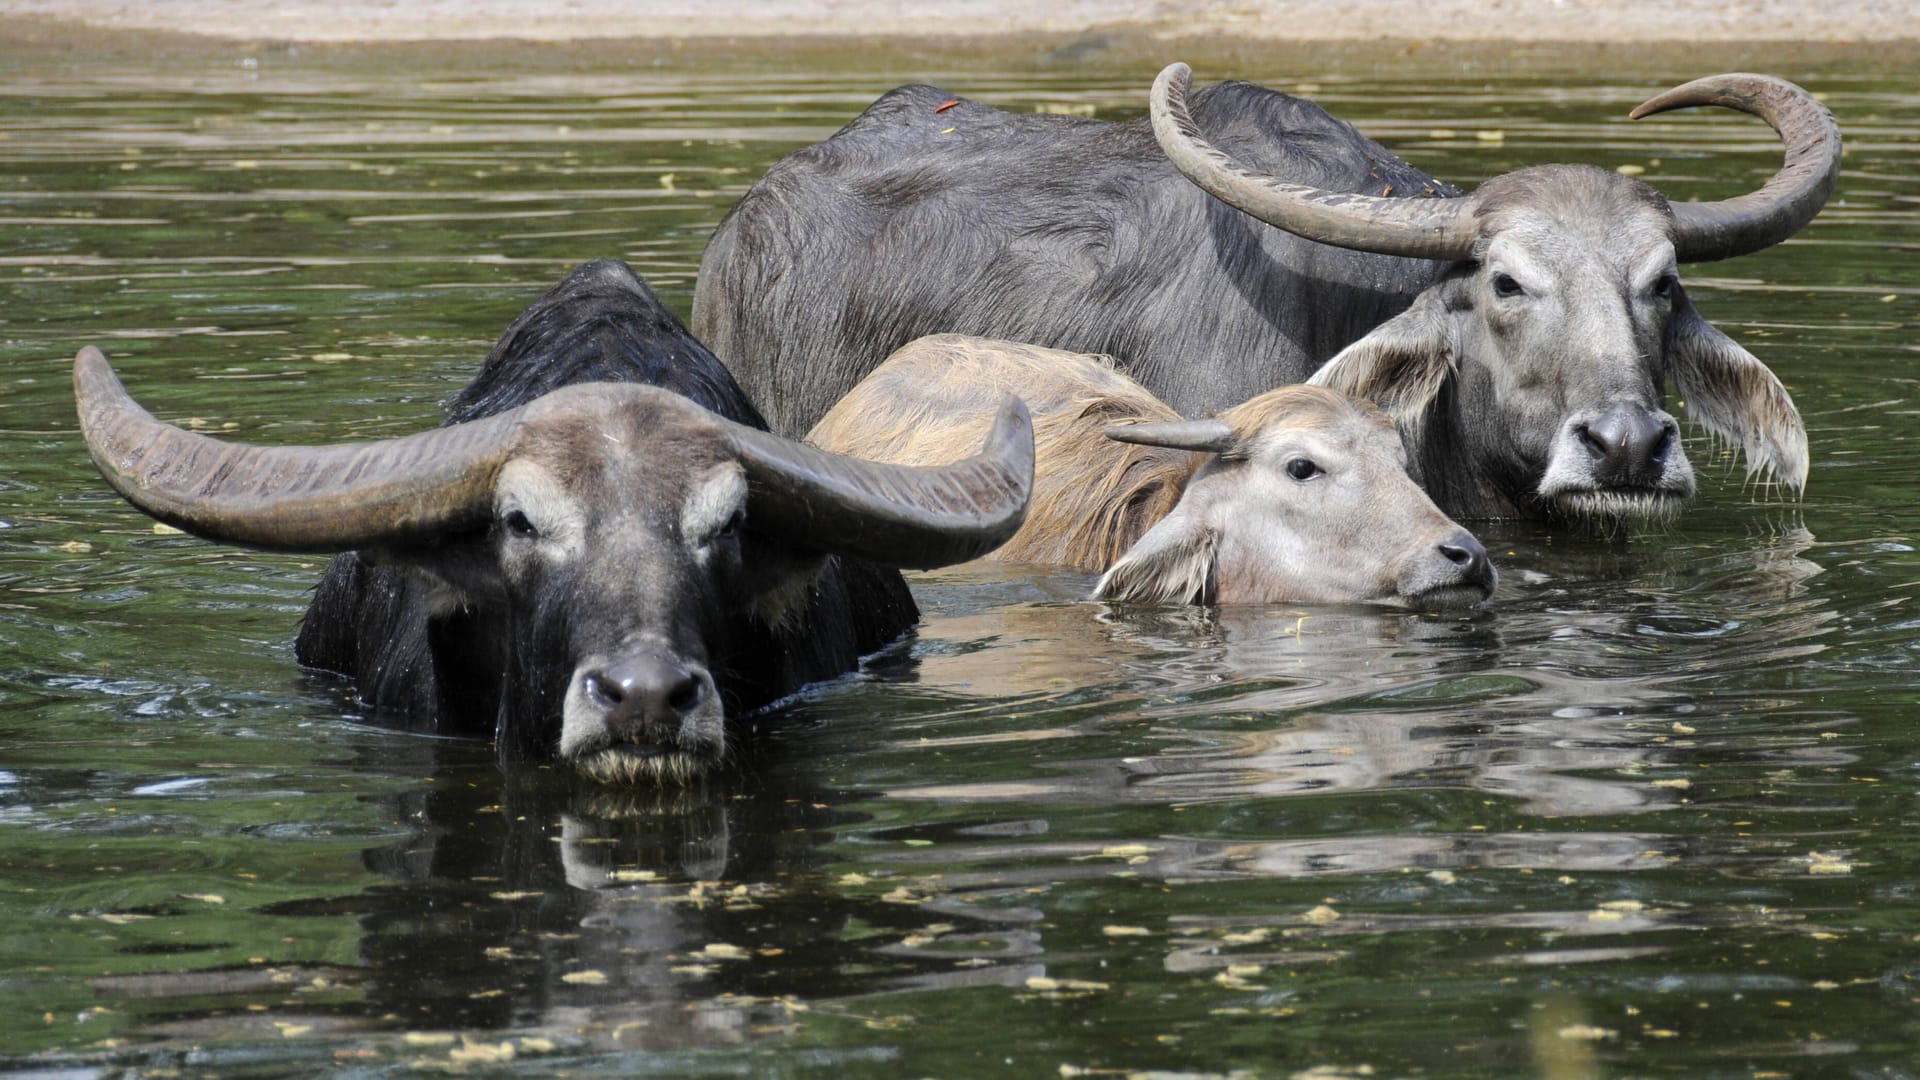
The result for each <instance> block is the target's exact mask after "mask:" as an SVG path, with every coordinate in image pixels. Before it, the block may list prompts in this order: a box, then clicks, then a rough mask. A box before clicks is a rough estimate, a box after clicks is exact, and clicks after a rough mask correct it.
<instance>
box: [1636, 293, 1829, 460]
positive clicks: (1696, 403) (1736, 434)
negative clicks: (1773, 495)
mask: <svg viewBox="0 0 1920 1080" xmlns="http://www.w3.org/2000/svg"><path fill="white" fill-rule="evenodd" d="M1667 365H1668V370H1670V371H1671V372H1672V373H1673V381H1674V386H1675V389H1677V390H1678V391H1679V392H1680V396H1681V399H1682V400H1683V401H1685V402H1686V407H1687V412H1688V413H1690V414H1691V415H1692V416H1693V418H1694V419H1695V420H1698V421H1700V426H1702V427H1704V428H1706V429H1707V430H1708V431H1709V432H1711V433H1712V434H1713V435H1715V436H1716V437H1718V438H1721V439H1725V440H1726V441H1727V442H1729V443H1732V444H1734V445H1735V446H1738V447H1739V448H1740V452H1741V454H1742V456H1744V457H1745V458H1746V464H1747V473H1748V475H1752V474H1753V473H1756V472H1766V473H1768V474H1770V475H1772V476H1773V477H1774V478H1776V479H1778V480H1779V481H1780V482H1781V483H1783V484H1786V485H1787V486H1788V487H1791V488H1793V489H1794V490H1795V491H1799V490H1801V489H1803V488H1805V487H1806V485H1807V429H1806V426H1805V425H1804V424H1802V423H1801V422H1800V410H1799V409H1796V408H1794V405H1793V398H1791V397H1789V396H1788V395H1787V388H1786V387H1784V386H1782V385H1780V380H1779V379H1777V378H1775V377H1774V374H1773V372H1771V371H1769V370H1767V366H1766V365H1765V364H1763V363H1761V362H1760V361H1759V359H1758V358H1756V357H1755V356H1754V355H1753V354H1752V353H1750V352H1748V351H1747V350H1745V349H1743V348H1741V347H1740V346H1739V345H1738V344H1736V343H1735V342H1734V340H1733V339H1732V338H1730V337H1728V336H1727V335H1725V334H1723V333H1721V332H1720V330H1719V328H1718V327H1715V326H1714V325H1713V324H1712V323H1709V322H1708V321H1707V320H1705V319H1703V318H1701V317H1700V313H1699V312H1698V311H1695V310H1694V308H1693V304H1692V303H1691V302H1690V301H1688V300H1687V298H1686V297H1685V296H1684V295H1682V296H1681V297H1679V299H1678V301H1677V304H1676V307H1675V309H1674V313H1673V319H1672V320H1671V321H1670V322H1669V323H1668V324H1667Z"/></svg>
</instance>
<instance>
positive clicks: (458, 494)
mask: <svg viewBox="0 0 1920 1080" xmlns="http://www.w3.org/2000/svg"><path fill="white" fill-rule="evenodd" d="M73 391H74V397H75V399H76V402H77V404H78V408H79V413H80V431H81V434H82V435H83V436H85V438H86V442H87V452H88V453H89V454H91V455H92V456H93V463H94V465H96V466H97V467H98V468H99V469H100V475H101V476H103V477H105V478H106V481H107V483H108V484H110V485H112V486H113V489H114V490H115V491H118V492H119V493H120V494H121V496H122V497H124V498H125V499H126V500H127V501H128V502H130V503H132V504H133V505H134V506H136V507H138V508H139V509H140V510H142V511H144V512H145V513H147V514H149V515H151V516H152V517H155V518H157V519H159V520H160V521H163V522H165V523H167V524H169V525H173V526H176V527H178V528H180V529H183V530H185V531H187V532H190V533H192V534H194V535H195V536H201V537H205V538H207V539H209V540H222V541H226V542H228V543H234V544H244V545H246V546H249V547H257V548H265V549H268V550H271V551H305V552H332V551H346V550H349V549H352V548H359V547H381V546H392V545H401V544H407V543H415V542H421V541H425V540H428V539H431V538H433V537H436V536H441V535H444V534H446V533H448V532H452V531H456V530H460V529H465V528H470V527H474V526H477V525H479V524H481V523H483V522H485V521H486V520H487V518H488V516H489V514H490V512H491V509H492V502H493V479H494V474H495V473H496V472H498V471H499V468H500V466H501V464H502V463H503V462H504V461H505V460H506V457H507V453H508V451H509V450H510V448H511V445H512V437H513V433H514V429H515V427H516V426H517V425H518V423H519V415H518V414H519V412H520V410H515V411H514V412H510V413H502V414H500V415H498V416H493V417H489V418H487V419H485V420H476V421H474V422H473V423H470V424H458V425H455V426H453V427H444V428H436V429H434V430H432V431H426V432H422V433H420V434H418V435H408V436H405V437H402V438H398V439H387V440H384V441H381V442H373V443H349V444H343V445H340V446H324V447H314V446H249V445H246V444H243V443H229V442H222V441H221V440H219V439H211V438H208V437H207V436H205V435H199V434H196V433H194V432H191V431H186V430H183V429H181V428H178V427H175V426H174V425H172V424H167V423H163V422H161V421H159V420H156V419H154V417H153V415H152V414H151V413H149V412H147V410H145V409H143V408H141V407H140V405H139V404H138V403H136V402H135V401H134V400H133V398H132V397H131V396H129V395H128V394H127V391H126V388H125V387H124V386H122V385H121V383H120V378H119V376H117V375H115V374H114V371H113V367H112V365H110V364H109V363H107V358H106V356H104V355H103V354H102V353H101V352H100V350H99V349H96V348H94V347H93V346H91V345H89V346H87V347H86V348H84V349H81V350H80V353H79V355H78V356H75V357H74V358H73Z"/></svg>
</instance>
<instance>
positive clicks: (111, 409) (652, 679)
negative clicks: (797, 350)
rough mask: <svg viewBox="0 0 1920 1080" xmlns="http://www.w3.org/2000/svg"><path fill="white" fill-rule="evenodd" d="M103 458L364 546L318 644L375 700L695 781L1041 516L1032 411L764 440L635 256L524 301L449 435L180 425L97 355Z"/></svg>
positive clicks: (310, 658)
mask: <svg viewBox="0 0 1920 1080" xmlns="http://www.w3.org/2000/svg"><path fill="white" fill-rule="evenodd" d="M74 387H75V392H76V394H77V396H78V401H79V412H80V421H81V428H82V431H83V433H84V434H85V437H86V443H87V448H88V450H89V452H90V453H91V454H92V456H93V460H94V462H95V463H96V465H98V467H99V469H100V472H101V474H102V475H103V476H105V477H106V479H107V481H108V483H110V484H111V485H112V486H113V487H114V489H115V490H117V491H118V492H119V493H120V494H121V495H123V496H124V497H125V498H126V499H127V500H128V501H130V502H132V503H133V504H134V505H135V506H136V507H138V508H139V509H141V510H143V511H145V512H146V513H148V514H150V515H152V516H153V517H155V518H158V519H160V520H161V521H164V522H167V523H169V524H172V525H175V526H178V527H179V528H182V529H184V530H186V531H187V532H190V533H193V534H195V535H197V536H201V537H205V538H207V539H211V540H217V541H222V542H226V543H234V544H241V545H246V546H250V547H256V548H263V549H267V550H274V551H292V552H341V553H343V554H340V555H339V556H338V557H336V558H335V559H334V561H333V562H332V564H331V565H330V566H329V568H328V571H327V574H326V577H325V578H324V580H323V581H322V582H321V584H320V587H319V589H318V591H317V593H316V595H315V597H314V600H313V603H312V605H311V607H310V608H309V610H308V612H307V615H306V618H305V621H304V623H303V625H302V627H301V631H300V636H299V640H298V642H297V644H296V654H297V655H298V657H299V659H300V660H301V661H302V662H303V663H305V664H307V665H309V666H312V667H315V668H320V669H323V670H327V671H334V672H339V673H342V674H345V675H346V676H348V677H349V678H350V679H351V680H352V681H353V683H354V686H355V689H356V691H357V693H358V695H359V697H360V698H361V699H362V700H363V701H364V702H365V703H367V704H369V705H371V706H373V707H375V708H377V709H382V710H389V711H393V712H396V713H401V714H409V715H412V716H415V717H423V718H427V719H429V720H431V721H432V722H433V723H434V726H436V727H438V728H439V729H440V730H445V731H461V732H476V733H480V734H490V735H493V736H494V737H495V738H496V739H497V741H498V743H499V745H500V747H501V750H502V752H503V753H504V754H507V755H508V756H511V757H516V758H524V757H532V758H554V757H557V758H559V759H561V760H564V761H566V762H569V763H571V764H573V765H575V766H577V767H578V768H579V769H580V770H581V771H583V772H585V773H586V774H587V775H589V776H591V777H594V778H597V779H600V780H604V781H616V782H620V781H635V780H649V779H671V778H685V777H691V776H695V775H698V774H700V773H703V772H705V771H708V770H710V769H711V768H712V767H714V766H715V765H717V764H718V763H720V762H721V761H722V760H723V759H724V758H725V757H726V755H727V752H728V737H729V736H728V729H727V726H726V724H725V721H726V720H727V719H728V717H729V714H732V715H735V716H738V715H739V714H740V713H742V712H744V711H745V710H748V709H752V708H754V707H756V706H759V705H762V704H764V703H766V702H769V701H771V700H774V699H776V698H779V697H781V696H784V695H786V694H789V693H791V692H793V691H794V690H795V689H797V688H799V687H800V686H801V685H803V684H804V683H807V682H809V681H812V680H816V679H820V678H824V677H827V676H830V675H833V674H835V673H838V672H842V671H846V670H848V669H849V668H851V667H852V666H854V665H855V664H856V663H857V661H858V658H859V657H860V655H861V654H863V653H866V652H871V651H873V650H876V649H879V648H880V647H882V646H884V645H885V644H886V643H887V642H889V641H891V640H893V639H894V638H896V637H898V636H899V635H900V633H901V632H902V631H904V630H905V629H906V628H908V627H909V626H911V625H912V623H913V621H914V620H915V619H916V617H917V612H916V610H915V608H914V606H913V601H912V598H911V597H910V596H909V595H908V593H907V591H906V588H905V584H904V582H903V581H902V580H901V579H900V576H899V574H898V573H897V572H896V571H895V570H892V569H886V568H890V567H933V566H940V565H943V564H946V563H952V562H960V561H963V560H966V559H970V558H973V557H976V556H978V555H979V554H981V553H982V552H984V551H986V550H988V549H990V548H991V547H993V546H994V545H995V544H997V543H999V542H1000V541H1002V540H1004V539H1005V538H1006V537H1007V536H1009V535H1011V534H1012V533H1013V532H1014V530H1015V529H1017V528H1018V527H1019V524H1020V520H1021V516H1022V514H1023V512H1024V510H1025V505H1026V499H1027V494H1028V490H1029V485H1030V483H1031V475H1032V435H1031V429H1030V427H1029V422H1028V418H1027V414H1026V412H1025V410H1024V408H1023V407H1022V406H1021V405H1020V404H1019V402H1018V401H1017V400H1008V401H1007V402H1005V403H1003V405H1002V406H1001V407H1000V409H999V410H998V412H997V414H996V417H995V420H994V423H993V426H992V431H991V432H990V433H988V434H987V435H986V436H985V439H984V445H983V448H982V449H981V450H980V452H979V453H978V454H976V455H975V456H973V457H970V458H968V459H967V460H965V461H963V462H958V463H956V464H954V465H952V466H949V467H944V468H939V469H907V468H900V467H897V466H885V465H874V464H871V463H868V462H863V461H857V460H852V459H849V458H845V457H840V456H836V455H832V454H827V453H823V452H821V451H819V450H816V449H814V448H812V447H808V446H804V445H801V444H799V443H796V442H793V441H791V440H788V439H783V438H779V437H777V436H774V435H771V434H769V433H768V432H766V431H765V430H763V424H762V422H761V421H760V418H759V416H758V414H757V413H755V412H754V410H753V407H752V406H751V404H750V403H749V402H748V401H747V399H746V398H745V397H744V396H743V395H742V394H741V393H740V390H739V388H738V386H737V385H735V384H734V383H733V381H732V379H730V378H729V377H728V376H727V373H726V371H725V369H724V368H722V367H721V366H720V364H719V363H718V362H717V361H716V360H715V359H714V358H713V357H712V355H711V354H710V353H708V352H707V350H706V349H705V348H704V347H702V346H701V345H700V343H699V342H698V341H696V340H694V339H693V338H692V337H691V336H689V335H688V334H687V333H686V331H685V330H684V328H682V327H681V326H680V324H679V322H678V320H676V319H675V318H674V317H673V315H672V314H671V313H670V312H668V311H667V310H666V308H665V307H664V306H662V305H661V304H660V302H659V301H658V300H657V299H656V298H655V297H654V296H653V294H652V293H651V292H650V291H649V290H648V289H647V287H646V285H645V284H644V283H643V282H642V281H641V280H640V279H639V278H638V277H637V276H636V275H634V273H633V272H632V271H631V270H630V269H628V268H627V267H626V266H625V265H623V264H620V263H615V262H598V263H592V264H589V265H586V266H583V267H581V268H580V269H579V270H578V271H576V272H575V273H574V274H573V275H572V276H571V277H569V278H568V279H567V280H566V281H564V282H562V283H561V284H560V285H559V286H558V287H556V288H555V289H554V290H553V291H551V292H549V293H548V294H547V295H546V296H544V297H542V298H541V299H540V300H539V301H537V302H536V303H535V304H534V305H533V306H532V307H531V308H529V309H528V310H527V311H526V312H525V313H524V314H522V315H521V316H520V318H519V319H517V320H516V321H515V322H514V323H513V325H512V326H511V327H509V328H508V330H507V332H506V334H505V335H504V336H503V337H502V338H501V339H500V342H499V344H498V345H496V346H495V348H494V350H493V352H492V354H491V355H489V356H488V358H487V360H486V363H485V366H484V367H483V369H482V371H481V373H480V374H479V376H478V377H477V378H476V379H475V380H474V381H473V382H472V383H471V384H470V385H469V386H467V387H466V388H465V389H464V390H462V391H461V392H460V393H459V394H458V395H457V396H456V397H455V398H454V399H453V400H452V401H451V402H450V404H449V408H448V413H449V415H448V418H447V422H446V423H445V424H444V425H443V426H441V427H439V428H437V429H434V430H430V431H426V432H421V433H418V434H413V435H407V436H403V437H400V438H394V439H388V440H384V441H381V442H372V443H359V444H346V445H337V446H271V447H267V446H250V445H242V444H236V443H228V442H222V441H218V440H215V439H211V438H208V437H206V436H203V435H198V434H195V433H193V432H190V431H186V430H183V429H181V428H178V427H175V426H173V425H171V424H167V423H164V422H161V421H159V420H156V419H155V418H154V417H153V416H151V415H149V414H148V413H147V411H146V410H144V409H142V408H141V407H140V406H139V405H137V404H136V403H135V402H134V401H133V399H132V398H130V397H129V396H128V395H127V392H126V391H125V390H124V389H123V388H122V386H121V383H120V380H119V379H118V378H117V377H116V376H115V374H114V372H113V370H112V368H111V367H110V366H109V365H108V363H107V360H106V358H105V357H104V356H102V355H101V353H100V352H99V351H98V350H96V349H94V348H92V347H88V348H86V349H83V350H81V352H80V354H79V356H78V357H77V358H76V359H75V361H74Z"/></svg>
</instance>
